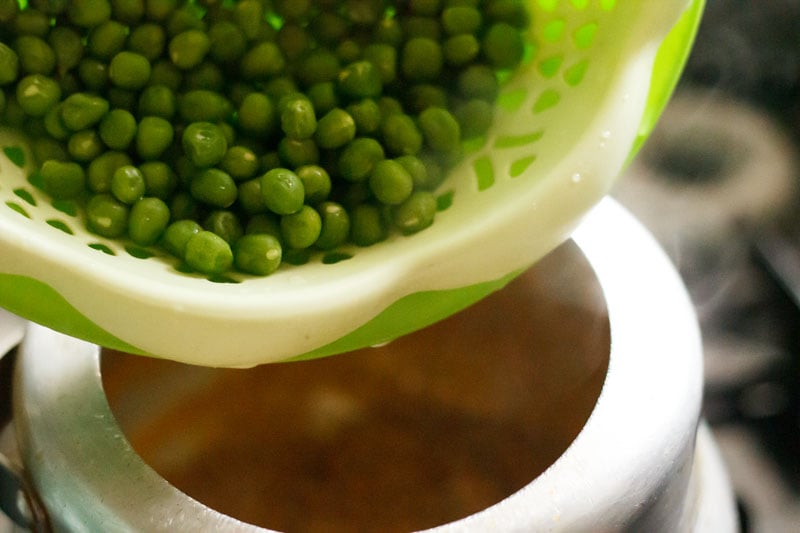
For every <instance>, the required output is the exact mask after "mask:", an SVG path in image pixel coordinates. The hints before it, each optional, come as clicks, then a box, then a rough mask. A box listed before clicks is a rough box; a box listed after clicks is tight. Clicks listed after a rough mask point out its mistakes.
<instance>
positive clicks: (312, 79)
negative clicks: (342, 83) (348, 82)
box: [295, 48, 341, 87]
mask: <svg viewBox="0 0 800 533" xmlns="http://www.w3.org/2000/svg"><path fill="white" fill-rule="evenodd" d="M340 70H341V64H340V62H339V58H338V57H336V55H335V54H334V53H332V52H331V51H330V50H327V49H325V48H317V49H316V50H313V51H312V52H309V53H308V54H307V55H306V56H305V57H303V58H302V59H301V61H300V65H299V68H298V69H297V71H296V73H295V74H296V76H297V78H298V80H299V81H300V82H301V83H302V84H303V85H305V86H306V87H310V86H311V85H314V84H316V83H322V82H326V81H336V79H337V76H338V75H339V71H340Z"/></svg>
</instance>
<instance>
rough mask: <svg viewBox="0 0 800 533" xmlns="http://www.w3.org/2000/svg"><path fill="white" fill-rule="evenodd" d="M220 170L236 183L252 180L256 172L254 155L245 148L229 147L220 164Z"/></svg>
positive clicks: (257, 165) (256, 158)
mask: <svg viewBox="0 0 800 533" xmlns="http://www.w3.org/2000/svg"><path fill="white" fill-rule="evenodd" d="M220 168H222V170H224V171H225V172H227V173H228V174H230V175H231V177H232V178H233V179H234V180H236V181H241V180H245V179H249V178H252V177H253V176H255V174H256V172H258V168H259V161H258V156H256V153H255V152H254V151H253V150H251V149H250V148H247V147H246V146H231V147H230V148H228V151H227V152H225V157H224V158H223V159H222V161H221V162H220Z"/></svg>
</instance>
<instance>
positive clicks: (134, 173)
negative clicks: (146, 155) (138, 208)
mask: <svg viewBox="0 0 800 533" xmlns="http://www.w3.org/2000/svg"><path fill="white" fill-rule="evenodd" d="M145 189H146V184H145V181H144V175H143V174H142V171H141V170H139V169H138V168H137V167H135V166H133V165H125V166H122V167H119V168H118V169H117V170H115V171H114V174H113V175H112V176H111V194H113V195H114V198H116V199H117V200H119V201H120V202H122V203H123V204H128V205H131V204H133V203H135V202H136V201H137V200H139V199H141V198H142V197H143V196H144V193H145Z"/></svg>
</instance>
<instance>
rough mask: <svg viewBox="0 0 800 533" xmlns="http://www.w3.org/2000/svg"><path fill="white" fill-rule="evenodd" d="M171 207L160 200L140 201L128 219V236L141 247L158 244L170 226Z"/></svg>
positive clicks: (144, 199)
mask: <svg viewBox="0 0 800 533" xmlns="http://www.w3.org/2000/svg"><path fill="white" fill-rule="evenodd" d="M169 217H170V213H169V207H168V206H167V204H166V203H164V201H163V200H161V199H160V198H142V199H141V200H138V201H137V202H136V203H135V204H133V207H131V212H130V215H129V217H128V236H129V237H130V238H131V240H132V241H133V242H135V243H136V244H138V245H140V246H151V245H153V244H155V243H156V242H158V240H159V239H160V238H161V236H162V235H163V234H164V231H165V230H166V229H167V225H168V224H169Z"/></svg>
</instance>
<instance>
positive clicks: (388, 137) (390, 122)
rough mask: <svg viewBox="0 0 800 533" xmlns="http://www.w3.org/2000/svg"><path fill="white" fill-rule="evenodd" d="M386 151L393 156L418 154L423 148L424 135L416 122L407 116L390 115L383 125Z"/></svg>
mask: <svg viewBox="0 0 800 533" xmlns="http://www.w3.org/2000/svg"><path fill="white" fill-rule="evenodd" d="M381 135H382V137H383V142H384V144H385V145H386V151H387V152H388V153H390V154H392V155H410V154H416V153H417V152H419V150H420V148H422V133H421V132H420V130H419V128H418V127H417V124H416V122H415V121H414V119H412V118H411V117H410V116H408V115H405V114H394V115H390V116H388V117H387V118H386V120H384V121H383V124H382V125H381Z"/></svg>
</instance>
